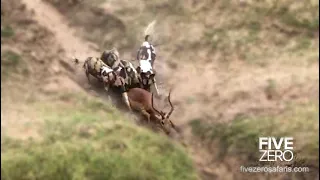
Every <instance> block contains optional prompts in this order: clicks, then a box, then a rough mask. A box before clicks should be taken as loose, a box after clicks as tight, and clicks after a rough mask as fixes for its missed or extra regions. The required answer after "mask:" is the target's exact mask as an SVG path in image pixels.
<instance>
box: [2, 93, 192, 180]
mask: <svg viewBox="0 0 320 180" xmlns="http://www.w3.org/2000/svg"><path fill="white" fill-rule="evenodd" d="M61 97H62V96H58V98H61ZM65 101H66V103H59V104H56V105H52V104H48V103H45V104H34V106H35V107H36V108H40V109H42V112H43V116H44V121H45V124H44V125H43V127H42V128H40V129H42V131H41V132H40V134H41V139H40V140H35V139H30V140H29V141H19V140H14V139H10V138H9V137H2V140H1V147H2V149H1V173H2V175H1V179H3V180H10V179H47V180H50V179H52V180H53V179H108V180H112V179H145V180H147V179H150V180H155V179H163V180H167V179H178V180H179V179H181V180H185V179H196V178H197V176H196V174H195V171H194V169H193V165H192V161H191V160H190V159H189V157H188V156H187V154H186V152H184V149H183V148H182V147H181V146H179V145H177V144H174V143H173V142H171V141H170V140H169V139H168V138H166V137H164V136H160V135H157V134H155V133H152V132H150V131H149V130H146V129H145V128H140V127H137V126H136V125H134V124H133V123H131V122H128V120H125V119H124V118H123V116H122V115H120V112H118V111H116V110H115V108H114V107H111V106H109V105H107V104H105V103H103V102H102V101H99V100H92V99H89V98H88V97H84V96H78V95H73V96H70V98H68V99H65ZM70 103H71V104H72V105H70ZM100 106H106V108H105V109H103V110H101V109H100ZM98 107H99V108H98Z"/></svg>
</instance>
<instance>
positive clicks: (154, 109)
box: [151, 93, 162, 116]
mask: <svg viewBox="0 0 320 180" xmlns="http://www.w3.org/2000/svg"><path fill="white" fill-rule="evenodd" d="M151 105H152V108H153V109H154V110H155V111H156V112H157V113H158V114H160V116H162V113H161V112H160V111H158V110H157V109H156V108H155V107H154V106H153V93H152V95H151Z"/></svg>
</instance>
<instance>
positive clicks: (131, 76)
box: [73, 35, 179, 134]
mask: <svg viewBox="0 0 320 180" xmlns="http://www.w3.org/2000/svg"><path fill="white" fill-rule="evenodd" d="M73 60H74V62H75V63H76V64H79V63H80V61H79V59H77V58H74V59H73ZM136 60H137V61H139V65H138V67H134V66H133V64H132V63H131V62H129V61H127V60H122V59H120V56H119V52H118V50H117V49H116V48H112V49H111V50H106V51H104V52H103V53H102V54H101V56H100V57H87V58H86V59H85V60H84V62H83V69H84V70H85V74H86V76H87V78H88V82H89V83H90V76H93V77H95V78H96V79H97V80H98V81H99V82H101V83H102V84H103V86H104V89H105V90H106V91H107V92H109V91H110V90H112V91H113V92H116V93H119V94H121V97H122V100H123V103H124V105H125V106H126V107H127V108H128V109H129V110H130V111H131V110H136V111H140V113H141V114H142V115H143V116H145V119H146V120H147V121H148V122H150V121H153V122H154V123H155V124H156V125H159V126H160V128H161V129H162V130H163V131H164V132H165V133H167V134H169V133H170V131H171V128H173V129H174V130H176V131H177V132H179V129H178V128H177V126H176V125H174V123H173V122H172V121H171V120H170V119H169V118H170V115H171V114H172V112H173V110H174V107H173V105H172V103H171V101H170V93H171V91H170V93H169V95H168V102H169V104H170V106H171V110H170V111H169V112H168V113H165V112H163V111H161V110H157V109H156V108H155V107H154V101H153V94H154V93H155V94H157V95H159V91H158V88H157V84H156V80H155V76H156V73H155V70H154V67H153V65H154V62H155V60H156V52H155V48H154V46H153V45H152V44H151V43H150V42H149V35H146V36H145V39H144V42H143V43H142V44H141V46H140V48H139V50H138V52H137V57H136ZM152 86H153V88H151V87H152ZM152 89H153V90H154V91H155V92H152Z"/></svg>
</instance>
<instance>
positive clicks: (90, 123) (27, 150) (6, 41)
mask: <svg viewBox="0 0 320 180" xmlns="http://www.w3.org/2000/svg"><path fill="white" fill-rule="evenodd" d="M28 2H31V1H28ZM38 2H39V1H38ZM32 3H34V2H31V6H32ZM49 7H50V6H49ZM29 8H30V4H27V6H26V5H25V4H23V3H22V2H21V1H20V0H13V1H2V2H1V46H2V48H1V78H2V79H1V103H2V108H1V113H2V114H1V179H4V180H6V179H83V178H86V179H130V178H136V179H197V175H196V173H195V170H194V168H193V163H192V161H191V159H190V158H189V157H188V155H187V154H186V151H185V149H184V148H183V147H181V146H180V145H178V144H177V143H175V142H171V141H170V140H169V139H168V138H167V137H165V136H160V135H158V134H155V133H152V132H151V131H150V130H147V129H145V128H141V127H138V126H137V125H135V123H133V121H131V119H133V118H132V117H130V116H129V115H124V114H123V113H120V112H119V111H118V110H117V109H116V108H115V107H113V105H111V104H110V103H109V102H105V101H103V100H101V99H98V98H96V97H94V96H90V95H89V94H88V93H87V91H86V90H85V89H83V87H81V86H79V85H78V83H79V84H81V83H80V82H78V81H74V80H73V79H74V78H73V76H74V72H77V69H74V68H73V66H71V65H70V64H68V63H67V60H66V58H67V56H68V55H69V54H68V53H72V50H70V49H68V48H64V47H66V44H64V42H60V41H57V40H61V39H59V38H61V37H62V35H61V34H58V33H57V32H55V31H51V29H49V28H47V27H46V24H42V22H41V20H39V19H38V18H39V14H37V13H38V12H34V11H29ZM53 12H55V11H53ZM46 15H48V17H51V16H50V11H46ZM51 15H52V14H51ZM61 27H62V28H63V27H67V26H63V25H61ZM58 29H59V28H58ZM63 33H68V32H66V31H64V32H63ZM64 35H66V34H64ZM70 36H71V40H72V34H70ZM65 37H68V36H65ZM79 42H81V40H80V39H79ZM82 48H83V49H86V48H87V46H84V47H82ZM82 85H83V84H82ZM151 157H152V158H151Z"/></svg>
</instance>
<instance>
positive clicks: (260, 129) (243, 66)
mask: <svg viewBox="0 0 320 180" xmlns="http://www.w3.org/2000/svg"><path fill="white" fill-rule="evenodd" d="M13 2H16V1H13ZM23 2H24V3H26V4H27V8H29V9H33V11H34V14H33V16H32V17H33V18H32V19H33V20H35V21H37V22H38V23H39V24H41V25H42V26H44V27H46V29H50V31H48V30H47V31H48V32H49V34H50V32H53V33H54V34H55V35H54V39H55V40H56V42H52V41H50V42H45V44H46V45H48V44H50V46H45V47H46V48H49V49H50V50H48V49H45V50H43V49H41V48H43V45H39V46H40V47H41V48H39V47H37V46H35V44H37V43H38V41H39V39H40V40H41V41H43V40H44V39H47V38H48V37H52V35H49V34H44V35H43V34H41V33H38V32H39V31H34V32H37V33H36V34H37V35H38V34H39V35H40V36H41V35H42V36H41V37H42V38H38V39H37V41H35V43H33V41H30V42H29V44H27V42H24V41H22V40H15V41H14V40H12V39H15V38H17V37H16V34H19V33H16V32H15V31H16V30H15V28H14V26H22V27H21V28H22V29H23V30H24V29H25V25H26V23H16V24H15V25H14V24H13V25H10V26H8V24H2V26H1V27H2V34H3V35H4V36H6V37H10V38H6V39H5V38H3V37H2V39H1V41H2V44H9V45H3V46H7V47H9V49H10V53H2V56H5V58H6V59H11V61H6V60H4V61H3V60H2V61H1V63H4V64H6V66H5V67H6V69H8V68H13V71H17V72H21V73H26V72H28V73H29V74H30V75H29V76H27V77H35V78H34V79H36V78H39V79H36V80H35V81H34V84H32V83H31V81H30V83H28V85H22V84H23V83H24V82H26V80H25V79H24V78H21V77H20V81H17V80H16V79H13V78H18V77H16V74H13V73H11V74H10V75H8V79H9V80H8V81H6V83H7V84H6V85H5V86H2V92H4V91H5V90H6V89H8V88H5V87H10V84H12V86H13V87H15V89H18V88H17V87H19V88H21V90H19V91H18V90H12V91H7V93H8V95H7V96H6V97H8V98H7V99H8V100H7V101H5V99H6V98H5V99H4V100H2V101H3V102H6V103H7V104H8V105H7V106H9V105H10V103H12V102H21V107H23V106H25V102H26V101H21V100H20V99H21V98H22V99H23V97H24V96H23V95H25V94H26V93H21V92H32V93H29V94H33V95H32V96H31V95H29V96H28V97H29V99H30V98H31V97H32V98H36V101H38V100H39V99H42V98H43V99H48V97H50V98H49V99H50V100H53V99H54V101H56V100H57V99H59V100H58V101H63V102H64V101H66V102H64V103H66V104H69V105H70V104H73V103H75V101H74V100H72V98H71V100H70V98H68V97H69V96H66V95H62V96H59V95H50V96H49V95H48V93H47V92H45V91H44V90H51V91H52V89H55V88H56V90H55V92H60V93H61V92H64V91H65V90H63V89H61V88H62V87H63V86H62V87H60V84H65V86H66V89H68V88H70V87H69V84H74V85H72V86H71V89H72V90H71V91H72V93H71V94H74V92H75V91H76V92H78V91H82V88H80V87H79V86H78V85H77V84H79V85H80V86H81V87H84V88H85V90H87V92H90V93H91V92H94V93H92V94H94V95H96V96H99V97H103V91H99V90H98V89H99V88H97V87H89V86H88V85H87V83H86V81H85V78H84V77H83V73H82V71H81V70H78V69H73V66H71V65H70V64H68V58H70V57H71V56H73V55H76V56H79V57H80V58H83V57H86V56H90V55H97V54H99V53H100V52H101V51H102V50H104V49H110V48H111V47H117V48H119V50H120V53H121V57H122V58H124V59H133V58H134V57H135V52H136V50H137V47H138V46H139V45H140V43H141V41H142V40H143V31H144V28H145V27H146V26H147V24H149V23H150V22H151V21H153V20H157V21H156V27H155V31H154V32H153V33H152V34H151V38H152V42H153V43H154V44H156V45H157V46H156V48H157V60H156V65H155V66H156V69H157V72H158V75H157V76H158V79H159V80H160V83H161V92H162V93H164V94H166V93H167V89H169V88H172V87H173V88H174V91H173V95H172V100H173V103H174V105H176V107H177V108H176V110H175V112H174V113H173V115H172V116H173V119H174V121H175V122H176V123H177V124H178V125H179V126H180V127H181V129H183V133H182V139H181V141H182V143H183V144H185V145H186V146H187V149H188V152H189V153H190V154H191V156H192V158H193V162H194V164H196V166H197V169H198V170H199V172H200V175H201V178H202V179H249V178H251V179H252V178H253V179H268V178H272V179H311V178H312V179H313V178H316V176H317V175H318V174H319V170H318V168H319V164H318V159H319V153H318V149H319V146H318V144H319V136H318V131H319V128H318V127H319V115H318V108H319V101H318V98H319V52H318V50H317V49H318V48H319V32H318V31H319V3H318V1H315V0H308V1H293V0H283V1H270V0H263V1H251V0H244V1H238V0H231V1H223V0H216V1H181V0H171V1H145V0H132V1H125V0H117V1H113V0H111V1H100V0H99V1H90V2H89V1H78V0H74V1H60V0H44V1H40V0H34V1H28V0H23ZM2 4H3V3H2ZM7 4H9V3H7ZM20 8H22V9H24V7H23V6H21V7H20ZM4 12H5V11H4V10H3V9H2V13H4ZM14 12H15V11H14ZM16 13H18V11H17V12H16ZM4 17H5V16H3V17H2V18H4ZM12 17H15V18H16V17H19V16H16V15H14V16H12ZM12 17H11V18H12ZM23 17H28V16H26V15H23ZM49 19H50V21H49ZM10 21H13V20H10ZM3 22H6V21H5V20H4V21H3ZM18 22H20V21H18ZM23 22H25V21H23ZM27 22H30V20H29V19H28V20H27ZM28 24H31V25H32V24H34V23H28ZM13 30H14V32H13ZM18 31H19V30H18ZM21 31H22V30H21ZM32 32H33V31H32ZM27 35H28V34H27ZM27 35H24V36H27ZM24 36H22V37H24ZM18 37H19V36H18ZM19 38H20V37H19ZM52 38H53V37H52ZM32 40H34V39H32ZM17 41H18V42H22V43H24V44H23V45H19V44H20V43H15V42H17ZM47 41H49V40H47ZM87 41H90V43H89V42H87ZM31 42H32V43H31ZM10 43H11V44H10ZM39 43H40V42H39ZM42 43H44V42H42ZM25 44H27V46H26V45H25ZM56 44H57V45H56ZM16 46H19V48H15V47H16ZM20 46H21V47H20ZM34 46H35V47H34ZM52 46H54V47H57V50H56V51H55V48H53V47H52ZM23 48H27V49H29V48H32V49H37V48H38V49H40V50H37V51H35V50H33V51H35V52H36V53H37V55H36V56H35V57H33V58H30V59H31V60H30V61H28V63H27V64H28V65H27V66H23V65H22V67H24V68H25V67H29V66H30V67H31V69H34V70H32V71H30V72H29V71H28V70H24V69H23V68H16V65H17V64H20V63H18V62H20V61H19V60H16V59H20V58H17V57H20V56H22V55H23V56H22V57H24V56H27V58H28V59H29V56H28V55H32V54H34V53H27V54H26V55H25V54H21V55H20V56H18V55H16V53H19V49H20V50H21V49H23ZM60 49H61V50H60ZM4 50H5V49H3V50H2V51H4ZM17 50H18V51H17ZM26 51H27V50H26ZM30 51H31V50H30ZM62 51H63V52H62ZM12 52H14V53H12ZM23 52H24V51H23ZM27 52H28V51H27ZM44 52H46V53H44ZM51 52H53V54H54V56H53V55H52V56H51ZM39 57H40V58H39ZM52 57H55V58H54V59H55V60H51V61H44V62H41V60H42V61H43V59H51V58H52ZM37 58H39V59H40V62H41V63H42V64H41V63H33V61H34V62H37V61H36V59H37ZM21 59H23V60H24V59H25V58H21ZM60 59H61V60H60ZM57 60H59V61H57ZM21 62H24V61H21ZM30 63H33V64H30ZM50 63H53V64H50ZM29 64H30V65H29ZM40 64H41V65H40ZM56 64H57V65H56ZM60 64H61V65H60ZM38 66H39V67H38ZM35 67H36V68H35ZM57 67H58V68H57ZM41 68H43V69H41ZM46 68H47V69H48V70H47V71H48V72H51V71H52V73H53V74H54V73H56V74H59V78H57V79H60V81H59V80H50V82H49V83H47V81H45V80H44V78H45V77H52V76H54V77H55V76H56V75H53V74H49V73H47V71H46V70H45V69H46ZM56 69H58V70H56ZM1 70H2V71H1V73H2V74H5V75H7V74H8V73H7V71H4V70H3V69H1ZM36 70H39V71H36ZM56 71H58V72H59V73H57V72H56ZM10 72H11V71H10ZM36 72H37V73H36ZM44 72H45V73H44ZM70 72H72V74H70ZM21 73H19V74H21ZM39 74H40V75H41V76H39ZM61 74H63V75H61ZM64 74H66V75H64ZM67 75H68V76H67ZM61 76H62V77H61ZM68 77H69V78H68ZM2 78H3V77H2ZM29 79H33V78H29ZM55 79H56V78H55ZM66 79H69V80H70V83H62V82H65V81H67V82H69V80H66ZM71 79H72V80H71ZM73 80H75V82H77V83H73ZM4 82H5V81H4ZM17 82H21V83H17ZM28 82H29V81H28ZM43 82H45V83H44V84H43ZM2 83H3V82H2ZM20 86H21V87H20ZM35 87H42V88H39V89H41V90H39V91H37V90H34V89H37V88H35ZM45 87H46V88H45ZM22 88H25V89H22ZM92 90H94V91H92ZM14 91H17V92H18V93H14ZM40 92H44V93H45V94H42V93H40ZM10 93H12V94H11V95H9V94H10ZM13 93H14V95H13ZM16 94H18V95H16ZM57 94H59V93H57ZM35 95H37V96H35ZM19 96H23V97H19ZM76 96H77V95H76ZM40 97H41V98H40ZM9 98H10V99H9ZM12 98H17V100H19V101H12V100H11V99H12ZM32 98H31V99H32ZM31 101H35V100H31ZM94 104H95V103H94ZM59 106H60V104H59ZM89 106H90V105H89ZM14 107H15V108H16V109H17V107H20V106H17V105H14ZM30 107H31V106H30ZM32 107H33V106H32ZM38 107H39V106H36V107H35V108H36V109H37V108H38ZM100 107H101V106H96V105H93V107H92V108H93V110H91V108H89V111H88V113H90V114H91V113H92V111H94V112H96V108H100ZM164 107H165V105H164ZM28 108H29V107H28ZM28 108H25V110H24V111H22V110H21V113H20V116H21V114H23V116H24V118H27V117H28V118H29V116H30V118H29V119H32V121H36V120H33V119H36V118H32V117H39V115H37V114H34V112H37V110H34V111H31V110H28ZM16 109H14V110H12V111H9V110H8V109H2V110H1V111H3V112H5V113H7V114H9V115H11V116H12V117H10V118H12V119H17V120H19V119H21V118H19V117H17V115H16V114H13V113H11V112H16ZM21 109H22V108H21ZM31 112H32V113H31ZM85 113H86V112H85ZM9 115H8V117H9ZM27 115H28V116H27ZM101 115H102V116H99V117H103V116H107V117H109V116H110V115H109V113H106V114H105V113H102V114H101ZM55 116H56V115H54V117H55ZM87 116H89V115H87V114H78V115H77V117H70V118H71V119H82V117H87ZM80 117H81V118H80ZM66 119H67V120H66V122H68V121H69V120H68V118H66ZM85 119H92V120H93V122H95V118H91V115H90V117H88V118H85ZM1 121H2V124H4V125H2V126H3V127H6V128H7V127H10V125H5V123H3V122H4V120H1ZM29 121H31V120H29ZM11 122H15V121H11ZM36 122H39V123H41V122H42V121H41V119H40V120H37V121H36ZM7 124H9V123H7ZM98 124H99V123H98ZM102 124H103V123H102ZM15 126H16V123H13V124H12V125H11V127H15ZM53 126H55V125H53ZM17 127H19V126H17ZM34 127H35V126H33V127H32V128H29V129H34ZM61 127H63V128H64V126H61ZM7 129H9V128H7ZM11 129H15V128H11ZM66 129H67V128H66ZM7 131H8V132H9V130H7ZM88 131H89V130H88ZM90 131H91V130H90ZM92 131H93V132H100V129H95V128H93V130H92ZM139 131H140V130H139ZM141 131H144V130H141ZM17 132H21V131H20V130H19V131H17ZM17 132H11V134H16V133H17ZM29 132H30V131H29ZM31 132H33V131H31ZM70 132H75V139H77V138H78V136H77V133H76V132H77V130H75V131H73V130H70ZM119 132H121V131H119ZM58 134H59V133H58ZM89 134H90V133H89ZM93 134H94V133H93ZM38 136H39V135H38ZM116 136H117V134H116V135H111V137H116ZM151 136H152V137H153V136H154V137H155V138H156V137H158V136H155V135H150V137H151ZM259 136H293V137H294V138H295V139H296V141H295V153H297V156H298V158H297V159H296V160H295V161H294V163H293V164H291V165H295V166H308V167H309V168H310V170H311V172H309V173H280V174H252V173H250V174H245V173H240V171H239V167H240V165H252V164H254V165H256V158H257V154H256V153H257V152H255V151H253V149H258V147H256V144H255V143H256V141H257V139H258V137H259ZM93 137H95V136H93ZM57 138H58V139H59V138H60V136H57ZM69 138H70V136H69V135H66V137H65V140H66V141H70V142H71V140H70V139H69ZM130 138H131V135H129V136H128V141H126V140H125V141H126V143H129V144H126V145H124V146H127V145H128V146H130V147H136V146H134V145H132V146H131V145H130V143H133V142H135V141H134V140H132V139H130ZM126 139H127V138H126ZM147 139H148V138H147ZM161 141H162V140H161ZM72 142H73V141H72ZM100 142H101V141H100V140H97V144H99V143H100ZM120 142H122V141H120ZM64 143H65V141H64ZM159 143H160V142H159ZM74 144H75V146H77V143H75V142H74ZM111 144H112V143H111ZM160 144H161V143H160ZM244 144H245V145H244ZM26 147H27V146H26ZM99 147H100V146H99V145H97V148H98V149H99ZM120 147H122V145H120ZM139 147H140V148H141V147H145V145H143V144H141V146H139ZM49 148H51V147H49ZM71 148H72V147H71ZM120 149H121V148H120ZM141 151H143V150H142V149H141ZM39 152H40V151H38V153H39ZM88 152H90V151H88ZM137 152H138V150H137ZM86 153H87V152H86ZM36 157H37V155H36ZM116 157H117V156H116ZM9 160H11V159H9ZM173 160H174V161H176V160H175V159H174V158H173ZM133 161H135V160H133ZM178 162H184V161H178ZM169 163H170V162H169ZM267 165H269V164H267ZM106 166H107V165H106ZM125 166H127V164H126V165H125ZM128 166H130V165H128ZM108 167H109V166H108ZM169 169H170V168H168V169H167V170H168V171H169ZM171 169H175V168H171ZM181 171H183V173H182V172H179V173H178V174H181V177H183V176H184V173H185V172H187V171H188V169H181ZM175 176H177V174H175ZM191 176H192V175H191ZM138 177H140V176H138ZM123 178H125V177H123ZM149 178H151V179H152V177H149ZM167 178H168V179H176V177H175V178H172V176H170V175H168V176H167ZM147 179H148V178H147Z"/></svg>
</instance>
